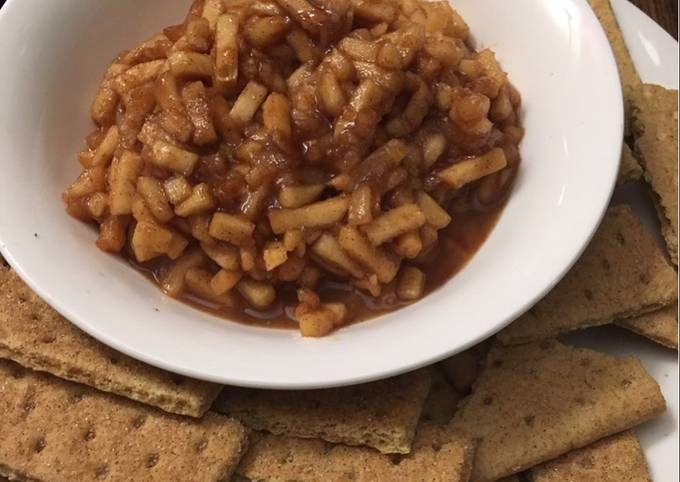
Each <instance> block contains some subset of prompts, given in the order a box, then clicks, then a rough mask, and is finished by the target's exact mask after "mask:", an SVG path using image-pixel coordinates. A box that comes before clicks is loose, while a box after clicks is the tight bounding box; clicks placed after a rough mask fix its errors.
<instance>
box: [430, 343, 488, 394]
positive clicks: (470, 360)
mask: <svg viewBox="0 0 680 482" xmlns="http://www.w3.org/2000/svg"><path fill="white" fill-rule="evenodd" d="M490 348H491V342H490V341H489V340H486V341H483V342H482V343H480V344H478V345H475V346H473V347H471V348H468V349H467V350H465V351H462V352H460V353H457V354H455V355H453V356H452V357H449V358H447V359H445V360H442V361H441V362H439V365H440V366H441V367H442V369H443V370H444V373H445V374H446V377H447V379H448V380H449V381H450V382H451V384H452V385H453V387H454V388H455V389H456V391H457V392H458V393H460V394H461V395H468V394H469V393H470V390H471V389H472V385H473V384H474V383H475V380H477V377H478V376H479V373H480V371H481V370H482V366H483V365H484V360H486V355H487V354H488V353H489V349H490Z"/></svg>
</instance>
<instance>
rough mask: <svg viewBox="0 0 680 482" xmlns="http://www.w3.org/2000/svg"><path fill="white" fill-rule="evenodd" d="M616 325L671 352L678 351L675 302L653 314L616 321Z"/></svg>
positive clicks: (676, 307)
mask: <svg viewBox="0 0 680 482" xmlns="http://www.w3.org/2000/svg"><path fill="white" fill-rule="evenodd" d="M616 324H617V325H619V326H621V327H623V328H625V329H627V330H630V331H632V332H633V333H637V334H638V335H642V336H644V337H646V338H649V339H650V340H652V341H654V342H656V343H658V344H660V345H663V346H665V347H668V348H671V349H673V350H677V349H678V303H677V302H676V303H675V304H673V305H670V306H667V307H666V308H662V309H661V310H659V311H655V312H654V313H649V314H647V315H642V316H638V317H635V318H626V319H624V320H618V321H617V322H616Z"/></svg>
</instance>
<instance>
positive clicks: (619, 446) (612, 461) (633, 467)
mask: <svg viewBox="0 0 680 482" xmlns="http://www.w3.org/2000/svg"><path fill="white" fill-rule="evenodd" d="M530 479H531V481H532V482H565V481H571V480H573V481H578V482H651V481H652V478H651V477H650V475H649V470H648V469H647V461H646V460H645V455H644V453H643V452H642V449H641V448H640V443H639V442H638V439H637V437H636V436H635V434H634V433H633V432H632V431H630V430H629V431H627V432H623V433H620V434H618V435H614V436H613V437H608V438H606V439H603V440H600V441H599V442H596V443H594V444H592V445H589V446H588V447H585V448H582V449H579V450H574V451H573V452H569V453H568V454H567V455H563V456H562V457H560V458H558V459H556V460H553V461H551V462H547V463H545V464H542V465H539V466H538V467H534V468H533V469H531V472H530Z"/></svg>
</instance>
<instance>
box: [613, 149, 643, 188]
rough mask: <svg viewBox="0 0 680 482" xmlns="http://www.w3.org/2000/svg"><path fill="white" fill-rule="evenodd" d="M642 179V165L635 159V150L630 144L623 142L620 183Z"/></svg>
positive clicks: (618, 181) (618, 180)
mask: <svg viewBox="0 0 680 482" xmlns="http://www.w3.org/2000/svg"><path fill="white" fill-rule="evenodd" d="M640 179H642V166H640V163H639V162H638V161H637V159H635V156H634V155H633V151H632V150H631V149H630V147H628V144H626V143H625V142H624V143H623V147H622V148H621V163H620V164H619V177H618V179H617V181H616V182H617V183H618V184H625V183H627V182H632V181H638V180H640Z"/></svg>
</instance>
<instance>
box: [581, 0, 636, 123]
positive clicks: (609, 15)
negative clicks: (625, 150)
mask: <svg viewBox="0 0 680 482" xmlns="http://www.w3.org/2000/svg"><path fill="white" fill-rule="evenodd" d="M588 3H589V4H590V6H591V8H592V9H593V11H594V12H595V15H596V16H597V19H598V20H599V21H600V24H602V28H603V29H604V31H605V33H606V34H607V39H609V44H610V45H611V47H612V51H613V53H614V58H615V59H616V65H617V66H618V69H619V77H620V79H621V89H622V90H623V98H624V105H625V108H626V132H629V129H630V103H629V102H628V99H630V96H631V93H632V91H633V90H634V89H635V88H636V87H637V86H638V85H640V84H641V83H642V81H641V80H640V76H639V74H638V72H637V70H636V69H635V64H634V63H633V59H632V57H631V56H630V52H629V51H628V47H627V46H626V41H625V39H624V38H623V33H622V32H621V28H620V27H619V22H618V21H617V20H616V15H615V14H614V10H613V9H612V6H611V4H610V3H609V0H588Z"/></svg>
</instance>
